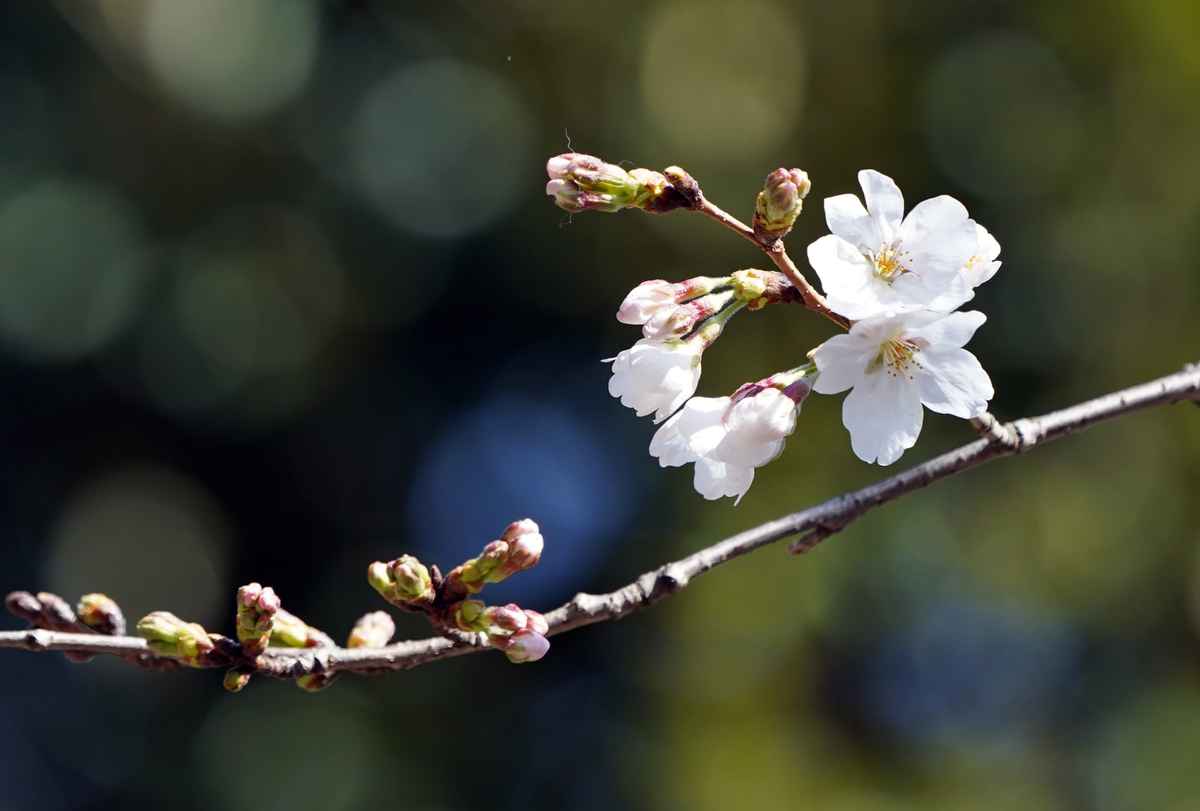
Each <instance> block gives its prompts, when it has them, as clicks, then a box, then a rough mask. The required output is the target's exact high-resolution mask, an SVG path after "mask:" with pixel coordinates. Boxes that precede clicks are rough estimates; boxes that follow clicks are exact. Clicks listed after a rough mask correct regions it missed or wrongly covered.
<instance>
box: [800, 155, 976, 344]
mask: <svg viewBox="0 0 1200 811" xmlns="http://www.w3.org/2000/svg"><path fill="white" fill-rule="evenodd" d="M858 182H859V184H860V185H861V186H862V190H863V196H864V197H865V199H866V207H865V208H864V207H863V204H862V202H861V201H860V200H859V199H858V197H856V196H855V195H853V194H841V195H838V196H836V197H827V198H826V199H825V220H826V223H827V224H828V225H829V230H830V231H831V232H832V233H830V234H828V235H826V236H823V237H821V238H820V239H818V240H817V241H816V242H814V243H812V244H811V245H809V246H808V261H809V263H810V264H811V265H812V267H813V270H815V271H816V272H817V275H818V276H819V277H820V279H821V285H822V286H823V287H824V288H825V295H826V297H827V299H828V303H829V307H830V308H831V309H832V310H834V311H835V312H837V313H840V314H842V315H844V316H845V317H846V318H849V319H851V320H855V321H857V320H860V319H863V318H870V317H872V316H877V315H883V314H898V313H904V312H912V311H915V310H920V309H928V308H929V306H930V304H931V303H932V302H934V301H935V300H937V299H939V297H942V296H946V297H947V300H950V299H954V298H957V299H958V300H959V303H961V302H962V301H966V300H967V299H969V298H970V297H971V295H970V291H971V287H970V285H969V282H968V280H967V278H966V276H965V274H964V273H963V272H962V270H963V268H964V267H965V266H966V265H967V264H968V262H969V260H970V259H971V257H973V256H976V255H977V254H978V253H979V236H978V234H977V231H976V225H975V223H974V222H973V221H972V220H971V219H970V217H968V216H967V210H966V208H964V207H963V205H962V203H960V202H958V201H957V200H955V199H954V198H953V197H949V196H946V195H942V196H940V197H934V198H932V199H929V200H925V201H923V202H920V203H918V204H917V205H916V206H914V207H913V209H912V210H911V211H910V212H908V216H904V197H903V195H901V193H900V189H899V188H898V187H897V186H896V184H895V183H894V182H893V181H892V179H891V178H890V177H888V176H887V175H884V174H880V173H879V172H876V171H873V170H869V169H868V170H863V171H861V172H859V173H858ZM955 306H957V305H955ZM949 309H953V308H952V307H951V308H949Z"/></svg>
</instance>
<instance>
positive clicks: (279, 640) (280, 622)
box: [271, 608, 316, 648]
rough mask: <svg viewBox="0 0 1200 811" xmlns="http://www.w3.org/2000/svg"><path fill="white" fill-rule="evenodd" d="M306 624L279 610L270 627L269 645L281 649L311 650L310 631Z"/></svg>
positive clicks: (287, 612)
mask: <svg viewBox="0 0 1200 811" xmlns="http://www.w3.org/2000/svg"><path fill="white" fill-rule="evenodd" d="M312 630H313V629H311V628H309V627H308V623H306V622H305V621H304V620H302V619H300V618H299V617H297V616H296V615H295V614H293V613H291V612H290V611H285V610H284V609H282V608H281V609H279V610H278V611H277V612H275V621H274V623H273V624H272V627H271V644H272V645H275V646H276V647H282V648H312V647H316V646H315V645H314V644H313V643H312V639H311V636H312V634H311V631H312Z"/></svg>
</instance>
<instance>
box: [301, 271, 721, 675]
mask: <svg viewBox="0 0 1200 811" xmlns="http://www.w3.org/2000/svg"><path fill="white" fill-rule="evenodd" d="M711 281H712V284H711V285H709V287H711V286H715V285H716V284H718V283H719V282H721V280H711ZM697 284H699V283H697ZM726 286H727V285H726ZM544 546H545V539H544V538H542V532H541V529H540V528H539V527H538V525H537V523H536V522H535V521H533V520H532V519H529V518H522V519H521V520H519V521H513V522H512V523H511V524H509V525H508V526H507V527H506V528H505V530H504V532H503V533H501V536H500V537H499V538H497V539H496V540H494V541H492V542H491V543H489V544H488V545H487V546H485V547H484V548H483V551H482V552H480V553H479V555H478V556H476V557H473V558H471V559H469V560H467V561H464V562H463V563H461V564H459V565H458V566H455V567H454V568H453V569H452V570H450V572H449V574H447V575H446V576H445V577H443V576H442V574H441V573H440V572H439V571H438V569H437V567H436V566H435V567H433V568H432V570H431V569H428V568H426V567H425V565H424V564H422V563H421V562H420V561H419V560H417V559H416V558H415V557H413V556H412V555H404V556H402V557H399V558H397V559H396V560H393V561H391V562H390V563H383V562H379V561H377V562H375V563H372V564H371V565H370V567H368V569H367V580H368V581H369V582H370V584H371V586H372V587H374V589H375V590H376V591H378V592H379V593H380V595H382V596H383V598H384V599H385V600H387V601H388V602H389V603H392V604H393V605H396V606H399V607H401V608H404V609H407V610H410V611H420V612H422V613H425V614H426V615H427V616H428V617H429V620H430V622H432V623H433V625H434V626H435V627H439V628H442V629H447V630H450V629H453V630H456V631H463V632H467V633H479V634H484V635H485V636H486V637H487V639H488V642H489V643H490V644H491V645H492V646H494V647H496V648H498V649H500V650H502V651H504V653H505V654H506V655H507V656H508V658H509V660H510V661H513V662H534V661H537V660H538V659H541V658H542V657H543V656H545V655H546V651H547V650H549V648H550V643H549V642H548V641H547V640H546V632H547V630H548V627H547V625H546V619H545V618H544V617H543V616H542V615H541V614H539V613H537V612H536V611H526V610H524V609H522V608H520V607H519V606H517V605H515V604H509V605H505V606H491V607H489V606H488V605H486V604H485V603H483V602H482V601H480V600H473V599H469V598H470V597H472V596H473V595H476V594H479V593H480V592H481V591H483V589H484V587H485V586H487V585H488V584H489V583H500V582H502V581H504V580H507V579H508V578H509V577H512V576H513V575H514V574H517V573H518V572H523V571H526V570H528V569H532V568H533V567H534V566H536V565H537V563H538V561H540V560H541V558H542V550H543V548H544ZM372 616H373V615H368V616H367V617H363V619H362V620H360V625H359V626H356V629H355V631H354V632H352V640H354V641H353V642H352V646H375V644H376V643H378V644H379V645H383V644H386V639H390V638H391V633H392V630H393V629H392V626H391V620H390V618H387V617H386V615H382V616H381V617H380V618H376V619H375V620H372ZM384 620H386V623H384ZM384 632H386V633H384ZM381 637H382V639H383V640H384V641H380V639H381ZM327 682H328V679H327V678H324V677H322V678H313V679H310V678H307V677H305V679H304V681H303V682H302V685H301V686H304V687H305V689H321V688H322V687H324V686H326V685H327Z"/></svg>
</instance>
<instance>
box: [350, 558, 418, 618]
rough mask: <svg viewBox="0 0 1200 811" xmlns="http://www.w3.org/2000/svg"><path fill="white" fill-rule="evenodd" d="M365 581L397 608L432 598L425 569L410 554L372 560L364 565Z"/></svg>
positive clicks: (409, 607)
mask: <svg viewBox="0 0 1200 811" xmlns="http://www.w3.org/2000/svg"><path fill="white" fill-rule="evenodd" d="M367 582H368V583H370V584H371V587H372V588H374V589H375V590H376V591H377V592H379V594H380V596H381V597H383V599H385V600H387V601H388V602H389V603H391V604H392V605H395V606H399V607H401V608H408V609H413V608H418V607H423V606H427V605H428V604H430V603H432V602H433V598H434V590H433V579H432V578H431V577H430V575H429V569H427V568H426V567H425V565H424V564H422V563H421V561H419V560H417V559H416V558H414V557H413V556H412V555H402V556H400V557H398V558H396V559H395V560H393V561H391V562H390V563H383V562H381V561H376V562H374V563H372V564H371V565H370V566H368V567H367Z"/></svg>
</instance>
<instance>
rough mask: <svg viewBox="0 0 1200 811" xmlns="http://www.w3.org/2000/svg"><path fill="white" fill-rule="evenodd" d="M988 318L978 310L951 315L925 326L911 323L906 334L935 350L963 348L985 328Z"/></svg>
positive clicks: (914, 322)
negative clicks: (976, 332) (976, 331)
mask: <svg viewBox="0 0 1200 811" xmlns="http://www.w3.org/2000/svg"><path fill="white" fill-rule="evenodd" d="M984 321H987V316H986V315H984V314H983V313H981V312H979V311H978V310H968V311H967V312H965V313H950V314H949V315H947V316H946V317H944V318H938V319H932V320H929V321H927V322H926V323H924V324H921V323H919V322H916V321H910V322H909V326H908V328H907V329H906V331H905V334H906V335H907V336H908V337H910V338H922V339H924V340H925V341H928V342H929V346H930V347H931V348H933V349H941V348H950V347H956V348H957V347H962V346H965V345H966V344H967V342H968V341H970V340H971V338H972V337H973V336H974V335H975V330H977V329H979V328H980V327H981V326H983V322H984Z"/></svg>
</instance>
